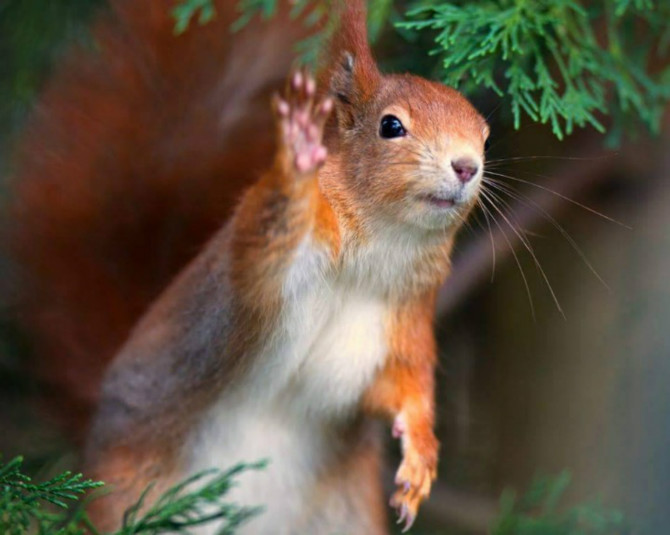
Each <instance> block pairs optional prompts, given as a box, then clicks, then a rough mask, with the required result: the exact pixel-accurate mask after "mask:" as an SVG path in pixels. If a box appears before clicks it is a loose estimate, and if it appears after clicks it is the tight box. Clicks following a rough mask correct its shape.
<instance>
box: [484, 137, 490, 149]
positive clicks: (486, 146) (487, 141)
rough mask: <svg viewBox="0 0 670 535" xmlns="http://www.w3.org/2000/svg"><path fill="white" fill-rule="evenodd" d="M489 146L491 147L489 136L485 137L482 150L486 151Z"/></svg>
mask: <svg viewBox="0 0 670 535" xmlns="http://www.w3.org/2000/svg"><path fill="white" fill-rule="evenodd" d="M490 148H491V140H490V139H489V138H486V141H484V152H488V150H489V149H490Z"/></svg>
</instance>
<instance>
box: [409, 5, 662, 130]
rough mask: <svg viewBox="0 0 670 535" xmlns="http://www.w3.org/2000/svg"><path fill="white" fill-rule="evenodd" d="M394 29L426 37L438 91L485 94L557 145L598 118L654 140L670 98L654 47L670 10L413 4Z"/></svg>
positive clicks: (658, 45)
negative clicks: (437, 67) (438, 68)
mask: <svg viewBox="0 0 670 535" xmlns="http://www.w3.org/2000/svg"><path fill="white" fill-rule="evenodd" d="M408 18H409V20H408V21H406V22H402V23H400V26H401V27H403V28H405V29H409V30H416V31H420V30H430V31H433V32H435V42H436V44H437V47H436V48H435V49H433V50H432V51H431V53H432V54H434V55H436V56H437V57H438V58H440V60H441V62H442V67H443V75H442V78H443V80H444V82H445V83H447V84H449V85H452V86H455V87H459V88H462V89H463V90H465V91H470V92H471V91H474V90H477V89H478V88H481V87H485V88H488V89H491V90H493V91H495V92H496V93H497V94H498V95H499V96H500V97H505V98H506V99H509V103H510V106H511V109H512V113H513V117H514V126H515V128H518V127H519V125H520V123H521V118H522V115H523V114H526V115H527V116H529V117H530V118H531V119H532V120H533V121H539V122H541V123H550V124H551V127H552V130H553V132H554V133H555V134H556V135H557V136H558V137H559V138H562V137H563V136H564V135H565V134H570V133H572V131H573V129H574V127H575V126H580V127H583V126H585V125H589V124H590V125H591V126H593V127H595V128H596V129H598V130H599V131H601V132H602V131H604V127H603V125H602V124H601V122H600V120H599V119H598V117H597V112H601V113H608V112H609V113H611V114H613V115H614V116H615V118H616V119H618V123H619V124H618V125H617V126H618V127H619V128H622V126H623V124H624V123H630V122H633V120H634V119H636V118H639V119H640V120H642V121H643V122H644V123H645V124H646V125H647V126H648V127H649V128H650V129H651V130H652V131H655V132H656V131H658V129H659V125H660V119H661V114H662V111H663V108H664V106H665V105H666V104H667V102H668V100H669V99H670V84H669V83H668V82H669V81H670V69H669V68H668V67H667V65H666V66H665V67H664V68H663V69H660V70H656V71H654V69H653V68H652V66H651V63H652V62H654V61H655V62H656V63H661V62H662V61H663V60H665V63H666V64H667V57H666V52H667V51H666V50H664V47H663V46H662V41H663V39H664V38H663V34H664V33H667V23H665V22H664V21H667V20H668V19H670V3H668V2H662V1H658V2H654V1H652V0H617V1H614V2H610V1H606V0H603V1H592V2H577V1H575V0H552V1H548V0H484V1H479V2H465V1H464V2H440V3H437V2H420V3H419V5H418V6H417V7H415V8H413V9H411V10H410V11H409V12H408Z"/></svg>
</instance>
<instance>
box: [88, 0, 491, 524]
mask: <svg viewBox="0 0 670 535" xmlns="http://www.w3.org/2000/svg"><path fill="white" fill-rule="evenodd" d="M345 6H346V7H344V8H343V11H342V13H341V22H340V28H339V30H337V32H336V36H335V38H334V40H333V46H331V48H330V51H329V58H328V59H329V65H328V67H327V68H326V69H325V70H324V71H323V72H322V74H321V76H319V78H318V83H317V82H315V81H314V79H313V78H312V77H311V76H310V75H308V74H307V73H306V72H304V71H297V72H295V73H294V74H292V75H291V76H290V77H289V81H288V82H287V84H286V89H285V90H284V92H283V93H282V94H281V96H277V97H275V100H274V103H273V107H274V118H275V119H274V121H275V126H276V148H275V151H274V157H273V159H272V161H271V163H270V165H269V168H268V170H266V171H265V172H263V173H261V174H260V177H259V178H258V180H257V181H256V182H255V184H253V185H252V186H251V187H249V189H248V190H247V191H246V192H245V193H244V194H243V196H242V197H241V199H240V200H239V202H238V203H237V204H236V207H235V209H234V212H233V214H232V216H231V217H230V218H229V220H228V221H227V222H226V223H225V224H224V225H223V227H222V228H221V230H220V231H218V232H217V233H216V234H215V236H214V237H213V238H212V239H211V240H210V241H209V243H208V244H207V245H206V247H205V248H204V250H203V251H202V252H201V253H199V254H198V255H197V256H196V257H195V258H194V259H193V260H192V261H191V262H190V263H189V264H188V266H187V267H186V268H185V269H184V270H183V271H182V272H181V273H180V274H179V275H178V277H177V278H176V279H175V280H174V281H173V282H172V283H171V284H170V285H169V286H168V287H167V288H166V289H165V290H164V291H163V292H162V293H161V295H160V296H159V297H158V298H157V299H156V300H155V301H154V302H153V304H152V305H151V306H150V308H149V310H148V311H147V312H146V313H145V314H144V315H143V317H142V319H141V320H140V321H139V322H138V323H137V325H136V326H135V327H134V328H133V330H132V333H131V334H130V336H129V338H128V340H127V341H126V342H125V343H124V344H123V346H122V347H121V348H120V350H119V351H118V353H117V355H116V357H115V358H114V361H113V363H112V364H111V366H110V368H109V370H108V371H107V373H106V376H105V379H104V381H103V386H102V394H101V396H100V402H99V406H98V410H97V413H96V416H95V417H94V420H93V425H92V427H91V430H90V433H89V435H88V440H87V445H86V454H85V465H86V469H87V473H88V474H89V475H91V476H92V477H96V478H99V479H101V480H103V481H106V482H108V483H110V484H112V485H113V488H114V491H113V492H112V493H111V494H110V495H108V496H106V497H104V498H102V499H100V500H98V501H95V502H93V504H92V510H91V514H92V517H93V520H94V521H95V522H96V523H98V525H99V526H100V527H101V528H102V529H113V528H114V527H115V526H118V524H119V523H120V521H121V519H122V517H123V512H124V510H125V509H126V508H127V507H128V506H129V505H131V504H132V503H134V502H135V501H136V500H137V498H138V497H139V495H140V493H141V492H142V491H143V490H144V489H145V488H146V486H147V485H148V484H149V483H150V482H152V481H157V482H158V484H157V486H156V487H155V489H154V491H153V492H154V493H153V494H151V495H150V498H151V496H154V495H155V493H156V492H158V491H159V490H160V489H164V488H165V487H166V486H168V485H170V484H172V483H174V482H177V481H178V480H181V479H183V478H184V477H186V476H188V475H191V474H193V473H194V472H198V471H200V470H202V469H206V468H210V467H212V466H218V467H222V468H225V467H228V466H230V465H232V464H234V463H236V462H238V461H243V460H246V461H255V460H258V459H262V458H267V459H269V460H270V464H269V466H268V468H267V469H266V470H264V471H261V472H259V473H253V474H251V473H249V474H245V475H244V476H242V478H241V480H240V486H239V487H238V488H236V489H235V490H234V492H233V499H234V500H235V501H237V502H239V503H244V504H249V505H253V504H262V505H264V506H265V507H266V511H265V512H264V513H263V514H262V515H260V516H259V517H258V518H256V519H254V520H253V521H252V522H250V523H249V524H248V525H247V526H246V528H245V529H243V532H245V530H248V531H246V532H249V533H353V534H359V533H360V534H374V533H385V532H386V522H385V514H384V498H383V493H382V489H381V484H380V478H379V474H378V471H379V457H380V456H379V444H378V437H377V433H376V427H375V426H374V425H373V423H372V422H373V420H374V419H376V418H379V417H381V418H384V419H386V420H387V421H388V422H389V423H390V424H391V427H392V433H393V436H395V437H396V438H398V439H400V442H401V448H402V462H401V464H400V466H399V468H398V471H397V473H396V478H395V484H396V486H397V490H396V491H395V493H394V494H393V496H392V498H391V504H392V505H393V506H394V507H395V508H396V509H397V511H398V514H399V520H400V521H402V522H404V523H405V527H406V529H408V528H409V527H410V526H411V525H412V523H413V521H414V519H415V518H416V515H417V511H418V508H419V505H420V503H421V501H422V500H424V499H425V498H426V497H427V496H428V495H429V492H430V487H431V483H432V481H433V480H434V478H435V477H436V473H437V453H438V442H437V440H436V438H435V436H434V434H433V420H434V407H433V404H434V401H433V383H434V377H433V374H434V367H435V359H436V355H435V352H436V349H435V340H434V335H433V325H432V323H433V315H434V301H435V294H436V291H437V289H438V287H439V286H440V285H441V284H442V282H443V281H444V279H445V278H446V276H447V275H448V272H449V265H450V262H449V256H450V252H451V247H452V244H453V240H454V236H455V234H456V232H457V230H458V229H459V227H460V226H461V224H462V223H463V221H464V220H465V218H466V217H467V215H468V213H469V212H470V210H471V209H472V207H473V206H474V204H475V203H476V200H477V196H478V193H479V188H480V185H481V176H482V168H483V152H484V142H485V140H486V138H487V136H488V127H487V125H486V121H485V120H484V119H483V118H482V117H481V115H480V114H479V113H478V112H477V111H476V110H475V109H474V107H473V106H472V105H471V104H470V103H469V102H468V101H467V100H466V99H465V98H464V97H463V96H462V95H460V94H459V93H458V92H457V91H455V90H453V89H450V88H447V87H445V86H443V85H441V84H439V83H435V82H430V81H427V80H425V79H422V78H418V77H415V76H412V75H407V74H406V75H383V74H381V73H380V72H379V70H378V68H377V66H376V64H375V62H374V59H373V57H372V54H371V52H370V49H369V46H368V43H367V34H366V25H365V9H364V6H363V2H361V1H356V2H346V4H345ZM176 46H177V45H176ZM267 113H268V114H269V113H270V111H269V108H268V112H267ZM213 529H214V527H212V530H213Z"/></svg>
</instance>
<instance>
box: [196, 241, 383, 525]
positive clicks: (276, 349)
mask: <svg viewBox="0 0 670 535" xmlns="http://www.w3.org/2000/svg"><path fill="white" fill-rule="evenodd" d="M327 265H328V262H327V258H326V256H325V255H324V254H323V253H322V252H320V251H318V250H317V249H315V248H314V247H313V246H312V244H311V242H310V240H309V239H306V240H305V242H304V243H303V244H302V245H301V246H300V247H299V249H298V251H297V252H296V255H295V257H294V262H293V265H292V267H291V269H290V270H289V272H288V273H287V276H286V279H285V282H284V288H283V292H284V304H283V309H282V312H281V319H280V321H279V322H278V324H277V326H276V327H275V329H274V330H273V332H271V333H268V335H267V341H266V343H265V345H264V347H263V349H262V351H261V354H260V355H256V356H255V357H254V359H253V361H254V367H253V369H252V370H251V372H250V373H249V374H248V377H247V379H246V380H243V381H241V382H240V383H239V384H238V385H237V387H238V388H235V390H234V391H233V392H224V393H223V394H222V397H221V399H220V400H219V402H218V403H217V404H216V405H215V406H214V407H212V408H211V410H210V411H209V412H208V414H206V415H205V418H204V419H203V421H202V424H201V426H200V429H199V430H198V431H197V432H196V433H195V435H194V440H193V442H192V443H191V444H189V445H188V450H189V451H188V452H187V456H188V458H189V472H192V471H196V470H201V469H205V468H208V467H211V466H219V467H227V466H230V465H232V464H234V463H236V462H238V461H241V460H245V461H255V460H258V459H261V458H267V459H269V460H270V466H269V468H268V469H267V470H266V471H264V472H263V473H260V474H248V475H245V476H244V477H243V480H242V482H241V486H240V487H239V488H237V489H236V491H235V495H234V498H235V500H236V501H238V502H240V503H246V504H258V503H262V504H264V505H265V506H266V507H267V511H266V513H264V514H263V515H262V518H260V519H259V520H257V521H254V523H253V527H254V529H255V530H258V531H254V529H251V525H250V528H249V529H250V530H251V532H257V533H263V532H264V531H263V525H264V524H265V522H267V523H268V524H267V526H271V525H274V526H275V527H276V526H278V525H284V526H289V525H291V523H292V522H293V521H294V520H296V519H297V518H299V517H300V516H301V514H302V513H301V511H300V508H301V506H300V504H301V503H302V502H303V498H301V497H300V494H302V493H305V492H309V489H310V488H311V487H310V483H311V482H313V481H314V478H315V477H316V474H317V473H318V467H319V466H320V465H323V464H324V463H326V462H327V458H328V456H329V455H330V454H331V450H332V448H333V447H334V446H335V444H334V443H333V440H332V431H333V429H334V428H336V427H337V426H338V425H340V424H341V423H342V422H344V421H346V418H347V417H348V416H350V415H351V413H352V410H353V409H355V407H356V406H357V404H358V402H359V401H360V398H361V395H362V394H363V392H364V391H365V389H366V388H367V387H368V386H369V385H370V383H371V382H372V380H373V378H374V376H375V374H376V372H377V371H378V370H379V369H380V368H381V367H382V365H383V363H384V360H385V358H386V354H387V346H386V335H385V328H386V327H385V325H386V321H387V313H388V309H387V305H386V303H385V302H384V301H383V300H382V299H381V298H380V297H379V294H378V292H366V291H365V289H364V288H363V287H361V286H360V285H356V286H354V287H352V286H351V285H349V284H347V283H345V282H343V281H341V280H338V278H337V277H336V276H335V275H333V274H332V272H328V269H327ZM287 494H289V495H290V496H291V500H290V502H291V504H290V505H287V501H286V495H287ZM304 501H308V500H307V499H306V496H305V500H304ZM274 504H277V505H276V506H275V505H274ZM292 508H295V510H292ZM274 532H275V533H279V532H277V531H274Z"/></svg>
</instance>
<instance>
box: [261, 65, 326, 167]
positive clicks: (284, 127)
mask: <svg viewBox="0 0 670 535" xmlns="http://www.w3.org/2000/svg"><path fill="white" fill-rule="evenodd" d="M274 109H275V113H276V115H277V119H278V123H279V135H280V143H281V144H283V146H284V147H285V150H287V151H288V156H289V161H290V164H291V165H292V166H293V168H294V169H295V170H296V171H297V172H298V173H299V174H305V173H311V172H313V171H316V169H318V168H319V167H320V166H321V165H322V164H323V162H325V161H326V155H327V151H326V147H324V146H323V144H322V140H323V129H324V127H325V125H326V120H327V119H328V116H329V115H330V112H331V111H332V109H333V101H332V100H331V99H330V98H327V97H326V98H324V99H323V100H321V101H319V102H316V82H315V81H314V78H312V77H311V76H310V75H309V74H307V73H305V72H303V71H296V72H295V73H293V75H292V76H291V78H290V81H289V83H288V84H287V89H286V94H285V96H284V97H283V98H282V97H280V96H279V95H277V96H275V99H274Z"/></svg>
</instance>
